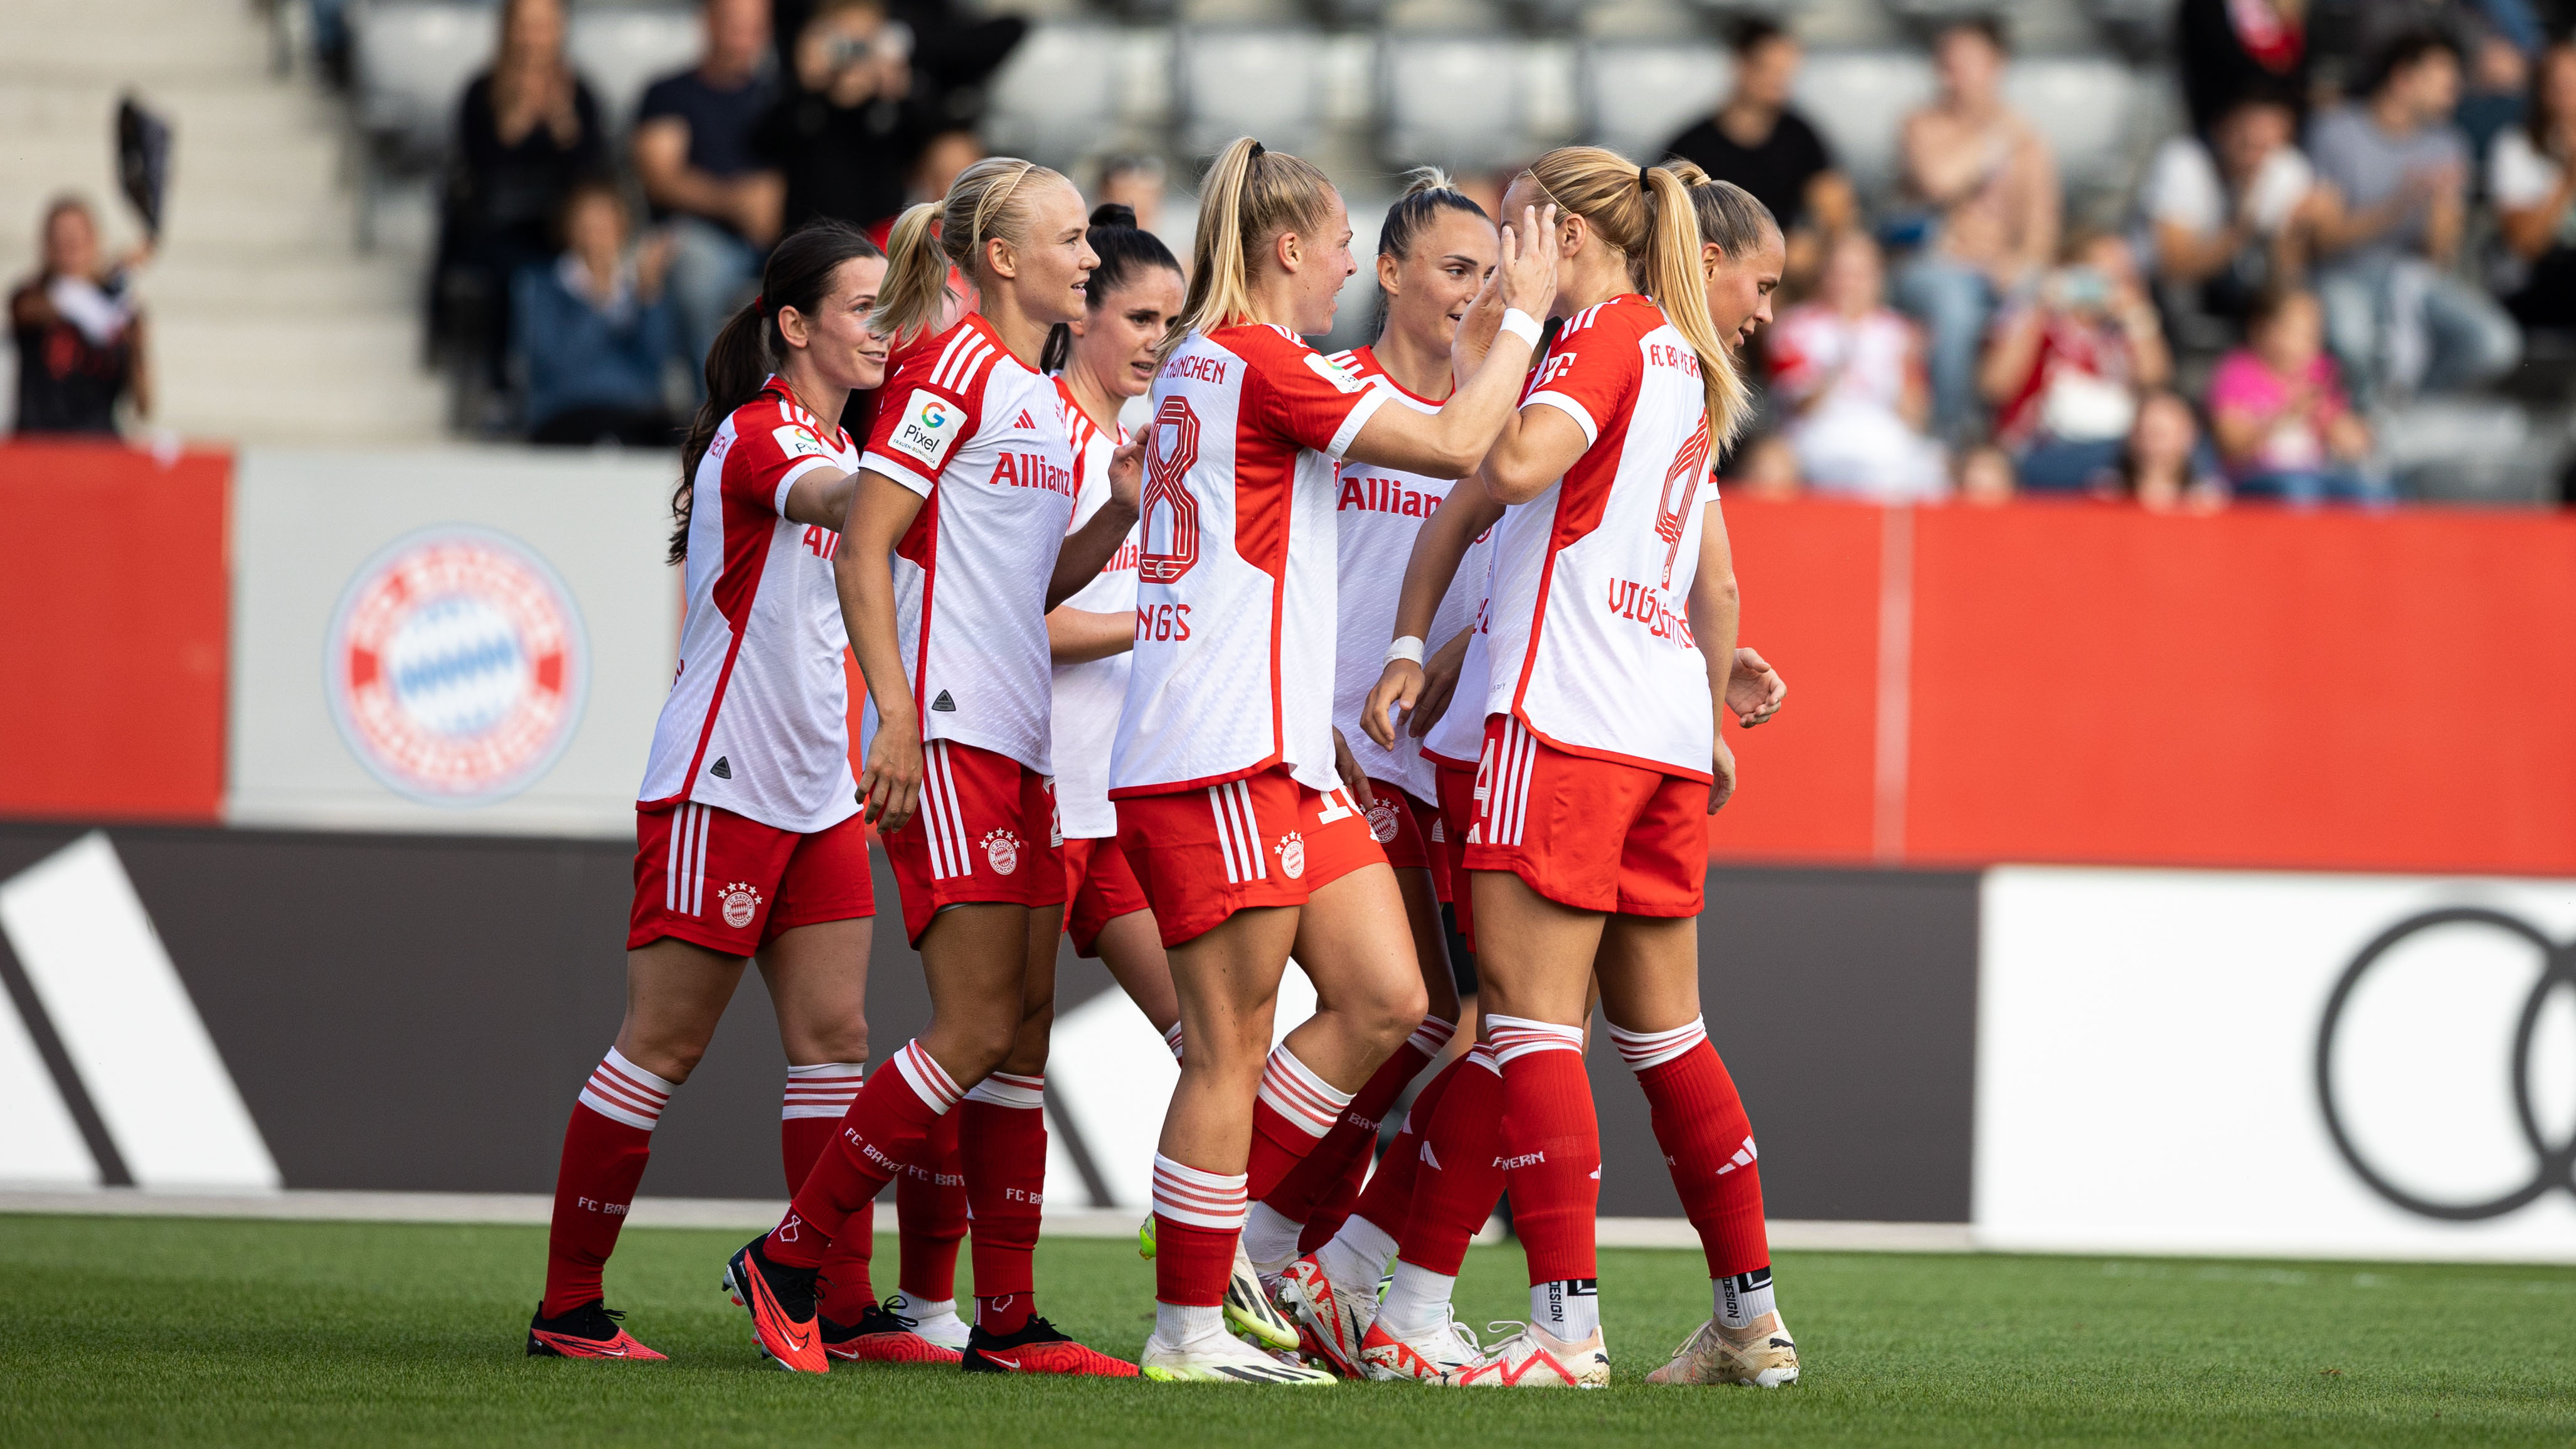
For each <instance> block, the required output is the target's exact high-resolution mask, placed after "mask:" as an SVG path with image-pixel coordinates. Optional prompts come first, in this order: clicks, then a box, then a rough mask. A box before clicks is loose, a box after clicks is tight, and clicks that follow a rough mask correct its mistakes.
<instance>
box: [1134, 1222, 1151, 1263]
mask: <svg viewBox="0 0 2576 1449" xmlns="http://www.w3.org/2000/svg"><path fill="white" fill-rule="evenodd" d="M1136 1256H1137V1257H1139V1258H1152V1257H1153V1256H1154V1220H1153V1219H1152V1218H1147V1219H1145V1222H1144V1224H1143V1226H1141V1227H1139V1228H1137V1229H1136Z"/></svg>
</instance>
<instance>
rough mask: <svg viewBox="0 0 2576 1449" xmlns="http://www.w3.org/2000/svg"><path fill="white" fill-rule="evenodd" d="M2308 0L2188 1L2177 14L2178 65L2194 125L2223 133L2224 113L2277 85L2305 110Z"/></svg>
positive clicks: (2211, 133)
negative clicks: (2245, 97)
mask: <svg viewBox="0 0 2576 1449" xmlns="http://www.w3.org/2000/svg"><path fill="white" fill-rule="evenodd" d="M2307 19H2308V0H2182V7H2181V9H2180V10H2178V11H2176V12H2175V15H2174V68H2175V70H2176V71H2177V72H2179V73H2180V75H2181V78H2182V96H2183V105H2184V108H2185V109H2186V110H2188V111H2189V112H2190V114H2191V128H2192V130H2193V131H2195V132H2197V133H2199V134H2201V135H2203V136H2210V137H2213V138H2214V137H2215V135H2216V132H2217V130H2218V121H2219V117H2221V116H2223V115H2225V114H2226V113H2227V112H2228V110H2229V109H2230V108H2231V107H2233V106H2234V105H2235V104H2236V102H2237V101H2238V100H2239V99H2240V98H2241V97H2244V96H2247V95H2252V94H2255V93H2257V92H2263V91H2270V92H2273V93H2276V94H2278V95H2280V96H2281V97H2283V98H2284V99H2286V100H2287V101H2288V102H2289V103H2290V105H2291V106H2292V107H2293V109H2294V110H2295V111H2296V113H2297V116H2298V117H2300V118H2304V117H2305V116H2306V114H2307V106H2308V86H2309V75H2308V71H2309V64H2310V58H2309V53H2308V49H2309V48H2308V27H2307Z"/></svg>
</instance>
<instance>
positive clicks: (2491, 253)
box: [1670, 0, 2576, 509]
mask: <svg viewBox="0 0 2576 1449" xmlns="http://www.w3.org/2000/svg"><path fill="white" fill-rule="evenodd" d="M2303 9H2304V7H2303V6H2302V5H2301V4H2298V3H2294V0H2224V3H2207V4H2204V3H2202V0H2185V4H2184V6H2183V9H2182V13H2181V16H2180V24H2179V25H2178V34H2179V36H2180V45H2179V54H2178V56H2177V67H2178V71H2179V79H2180V82H2181V86H2182V90H2183V93H2184V96H2185V98H2186V101H2187V108H2188V110H2189V113H2190V115H2191V117H2192V126H2191V128H2190V129H2189V130H2187V131H2186V132H2185V133H2184V134H2182V135H2178V136H2175V137H2172V138H2170V139H2169V140H2167V141H2165V142H2164V143H2163V144H2162V145H2161V146H2160V147H2159V148H2158V149H2157V151H2156V153H2155V155H2154V157H2153V158H2152V160H2151V161H2150V163H2149V165H2148V167H2147V171H2146V175H2145V177H2144V180H2143V182H2142V184H2141V185H2140V187H2139V188H2138V191H2137V194H2136V196H2135V198H2134V199H2133V202H2132V204H2131V208H2130V212H2129V215H2128V216H2127V217H2126V218H2125V219H2124V220H2123V221H2121V222H2120V223H2119V224H2116V225H2112V226H2088V225H2070V224H2069V223H2068V218H2067V215H2066V207H2065V203H2064V201H2063V199H2062V197H2061V195H2060V191H2059V185H2058V178H2057V172H2056V167H2055V164H2054V162H2053V160H2052V157H2051V155H2050V152H2049V147H2048V143H2047V141H2046V139H2045V138H2044V136H2043V135H2042V133H2041V131H2040V129H2039V128H2037V127H2035V126H2034V125H2033V124H2032V123H2031V122H2030V120H2029V119H2028V118H2026V117H2023V116H2020V115H2017V114H2015V113H2014V111H2013V110H2012V108H2011V107H2010V106H2009V105H2007V104H2006V103H2005V101H2004V99H2003V86H2002V83H2003V77H2004V71H2005V67H2006V65H2007V63H2008V60H2009V43H2008V38H2007V36H2006V34H2005V32H2004V30H2003V28H2002V27H2001V25H2000V24H1999V23H1998V22H1996V21H1994V20H1991V19H1984V18H1965V19H1959V20H1955V21H1952V22H1949V23H1948V24H1946V25H1944V26H1943V27H1941V28H1940V29H1939V30H1938V31H1937V32H1936V33H1935V35H1934V37H1933V42H1932V44H1933V60H1934V72H1935V75H1936V77H1937V81H1938V90H1937V93H1936V95H1935V96H1934V97H1933V99H1932V100H1931V101H1930V102H1929V103H1927V104H1926V105H1924V106H1923V107H1922V108H1920V109H1919V110H1917V111H1915V112H1914V113H1913V114H1911V115H1909V116H1908V117H1907V118H1906V119H1905V121H1904V124H1903V131H1902V134H1901V135H1900V137H1899V138H1898V139H1899V148H1898V155H1899V159H1900V168H1901V175H1900V183H1899V190H1898V194H1897V196H1896V198H1895V199H1894V201H1893V203H1892V204H1889V205H1883V206H1881V207H1879V208H1877V209H1876V212H1875V214H1872V212H1871V211H1870V210H1869V209H1866V208H1864V207H1863V206H1862V205H1861V203H1860V199H1859V197H1858V196H1857V194H1856V192H1855V190H1854V188H1853V186H1852V185H1851V184H1850V182H1849V181H1848V180H1847V179H1846V178H1845V177H1844V176H1843V175H1842V174H1841V173H1840V172H1838V171H1837V170H1836V169H1835V165H1834V158H1833V155H1832V153H1831V150H1830V149H1829V148H1828V147H1827V145H1826V144H1825V142H1824V141H1823V139H1822V137H1821V136H1820V135H1819V134H1818V133H1817V130H1816V128H1815V127H1814V126H1813V125H1811V124H1809V123H1808V121H1807V120H1806V119H1805V118H1804V117H1802V116H1800V115H1799V114H1798V113H1797V111H1796V109H1795V108H1794V107H1793V106H1792V105H1791V104H1790V101H1789V97H1790V94H1791V91H1792V86H1793V83H1794V80H1795V77H1796V74H1797V69H1798V65H1799V62H1800V59H1801V56H1800V49H1799V46H1798V42H1797V41H1796V40H1795V39H1794V38H1792V37H1791V36H1789V35H1788V34H1786V33H1785V32H1783V31H1782V30H1781V29H1779V28H1778V27H1777V26H1774V25H1772V24H1770V23H1768V22H1763V21H1748V22H1746V23H1744V24H1743V25H1742V26H1741V27H1740V28H1739V29H1738V31H1737V33H1736V35H1735V37H1734V48H1735V53H1736V78H1735V82H1734V87H1733V90H1732V92H1731V93H1730V94H1729V95H1728V96H1727V97H1726V98H1725V100H1724V101H1723V103H1722V104H1721V105H1720V106H1719V108H1718V110H1717V111H1716V113H1715V114H1714V115H1713V116H1711V117H1710V118H1709V119H1708V120H1706V121H1703V122H1700V123H1699V124H1697V125H1695V126H1693V127H1691V128H1690V129H1689V130H1686V131H1684V132H1683V133H1682V134H1681V135H1679V136H1677V137H1675V138H1674V139H1673V142H1672V145H1671V148H1670V149H1671V150H1672V151H1673V152H1674V153H1676V154H1679V155H1682V156H1686V157H1688V158H1690V159H1691V160H1693V161H1696V162H1698V163H1699V164H1700V165H1701V166H1702V167H1703V168H1705V169H1706V170H1707V171H1708V172H1709V173H1710V174H1712V175H1715V176H1721V177H1725V178H1727V179H1729V180H1733V181H1736V182H1738V183H1739V184H1741V185H1743V186H1745V187H1746V188H1747V189H1749V190H1751V191H1752V192H1753V193H1754V194H1755V195H1757V196H1760V197H1761V198H1762V199H1763V200H1764V201H1765V202H1767V203H1768V204H1769V205H1770V206H1771V208H1772V210H1773V211H1774V212H1775V213H1776V214H1777V215H1778V216H1779V218H1780V220H1781V223H1782V225H1783V226H1784V228H1785V229H1786V230H1787V232H1788V234H1789V238H1790V245H1789V265H1788V272H1787V276H1786V278H1785V280H1784V283H1783V288H1782V299H1781V312H1780V316H1779V320H1778V323H1777V325H1776V326H1775V327H1774V328H1773V329H1772V330H1771V332H1770V333H1769V334H1768V341H1767V345H1766V347H1765V348H1764V352H1765V356H1764V358H1763V359H1762V366H1763V371H1764V373H1765V376H1766V378H1767V383H1768V390H1767V406H1766V409H1765V420H1764V425H1763V427H1762V429H1761V431H1760V433H1759V434H1758V436H1757V437H1756V438H1755V439H1754V441H1752V442H1751V443H1750V444H1748V445H1747V446H1745V447H1744V448H1742V449H1740V450H1739V451H1738V453H1737V454H1736V456H1735V458H1734V459H1733V461H1732V463H1731V465H1730V470H1731V471H1732V472H1733V473H1734V474H1735V475H1736V476H1737V477H1738V479H1739V480H1740V482H1741V483H1742V484H1743V485H1744V486H1746V487H1748V488H1750V489H1751V490H1752V491H1754V492H1756V493H1758V494H1759V493H1769V494H1781V493H1790V492H1796V491H1799V490H1801V489H1809V490H1814V491H1817V492H1824V493H1841V494H1851V495H1858V496H1865V497H1872V498H1879V499H1891V500H1893V499H1927V498H1936V497H1942V496H1947V495H1951V494H1956V495H1959V496H1962V497H1965V498H1968V499H1971V500H1988V501H1990V500H1994V499H2000V498H2005V497H2010V496H2012V495H2013V494H2015V493H2017V492H2025V493H2059V494H2092V495H2096V496H2108V497H2134V498H2136V499H2137V500H2138V501H2140V502H2141V503H2144V504H2146V505H2147V506H2150V507H2156V508H2183V509H2188V508H2208V507H2215V506H2219V505H2221V504H2223V503H2224V502H2226V501H2227V500H2228V499H2230V498H2239V497H2259V498H2271V499H2279V500H2283V501H2287V502H2293V503H2315V502H2326V501H2355V502H2376V501H2385V500H2387V499H2390V498H2392V497H2393V496H2394V492H2395V490H2394V484H2393V482H2392V478H2391V474H2390V470H2389V468H2388V466H2387V464H2386V463H2385V461H2384V454H2383V450H2382V449H2380V448H2379V447H2378V446H2377V442H2376V440H2375V438H2374V435H2373V428H2372V426H2371V419H2372V418H2374V417H2379V416H2384V415H2385V414H2386V412H2387V411H2388V410H2390V409H2394V408H2401V407H2403V406H2405V405H2406V404H2408V403H2409V402H2411V401H2413V400H2414V399H2417V398H2421V397H2425V396H2429V395H2436V394H2443V393H2452V392H2459V391H2463V390H2470V389H2476V388H2479V387H2482V386H2485V385H2488V384H2491V383H2493V382H2495V381H2496V380H2497V379H2499V378H2501V377H2503V376H2504V375H2505V374H2507V373H2508V372H2510V371H2512V370H2513V369H2514V368H2515V366H2516V365H2517V364H2518V363H2519V361H2520V360H2521V359H2522V357H2523V355H2524V349H2525V345H2526V341H2527V338H2528V337H2529V336H2531V335H2533V334H2538V333H2551V332H2568V331H2571V330H2576V41H2571V40H2570V39H2568V38H2566V37H2565V35H2564V34H2563V33H2562V34H2560V35H2559V36H2558V38H2555V39H2552V38H2548V36H2549V32H2548V30H2547V29H2546V28H2545V27H2544V25H2543V24H2542V22H2541V21H2540V19H2539V18H2538V17H2536V16H2535V15H2533V14H2532V12H2530V11H2529V10H2527V9H2525V8H2523V7H2522V5H2521V3H2520V0H2483V3H2480V4H2476V5H2452V4H2445V3H2426V0H2364V3H2363V4H2362V5H2360V6H2359V7H2352V6H2347V7H2345V9H2346V10H2347V11H2351V10H2356V9H2357V10H2358V11H2359V12H2360V13H2359V14H2358V15H2354V14H2341V15H2340V20H2341V24H2342V30H2341V31H2340V32H2338V33H2339V36H2340V39H2341V40H2342V41H2343V43H2344V44H2345V46H2346V50H2345V52H2344V53H2343V54H2342V55H2340V56H2338V57H2337V59H2338V61H2339V62H2340V63H2338V64H2336V65H2334V66H2332V67H2331V68H2329V67H2327V66H2324V65H2321V64H2319V59H2320V57H2319V56H2318V55H2317V54H2316V53H2315V52H2314V50H2313V48H2312V46H2311V44H2310V42H2311V40H2312V39H2313V37H2312V36H2311V34H2310V32H2309V28H2308V26H2307V25H2306V23H2305V22H2306V20H2307V18H2308V17H2306V16H2305V15H2304V13H2303ZM2381 12H2385V13H2381ZM2329 69H2331V73H2332V74H2333V75H2334V76H2335V77H2337V78H2338V82H2339V83H2334V84H2330V83H2328V81H2327V80H2325V79H2324V76H2325V75H2326V74H2327V73H2328V71H2329ZM2341 82H2348V87H2347V86H2346V85H2344V84H2341Z"/></svg>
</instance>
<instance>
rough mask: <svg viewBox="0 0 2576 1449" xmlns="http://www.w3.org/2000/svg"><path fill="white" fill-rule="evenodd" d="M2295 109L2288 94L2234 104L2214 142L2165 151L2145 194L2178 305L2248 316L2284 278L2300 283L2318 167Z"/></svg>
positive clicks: (2144, 207)
mask: <svg viewBox="0 0 2576 1449" xmlns="http://www.w3.org/2000/svg"><path fill="white" fill-rule="evenodd" d="M2296 115H2297V113H2296V111H2295V110H2294V109H2293V107H2292V106H2291V105H2290V102H2289V98H2288V97H2287V96H2285V95H2283V94H2282V93H2280V92H2279V91H2275V90H2259V91H2255V92H2252V93H2250V94H2248V95H2246V96H2244V97H2243V98H2241V99H2240V100H2238V101H2237V102H2236V104H2234V105H2232V106H2230V107H2228V109H2227V110H2226V112H2225V113H2224V114H2222V115H2221V116H2220V117H2219V118H2218V124H2217V125H2216V126H2215V127H2213V128H2212V130H2211V134H2210V139H2209V140H2208V141H2207V142H2204V141H2202V140H2201V138H2200V137H2198V136H2192V135H2185V136H2176V137H2173V138H2172V139H2171V140H2168V141H2166V142H2165V143H2164V144H2163V145H2161V146H2159V147H2157V148H2156V154H2155V159H2154V160H2153V161H2151V162H2149V163H2148V166H2147V181H2146V185H2145V186H2144V187H2143V188H2141V189H2140V191H2139V195H2138V209H2139V210H2140V211H2141V212H2142V213H2143V214H2144V219H2145V222H2146V232H2147V236H2148V239H2149V246H2150V248H2151V252H2150V255H2152V257H2153V258H2154V262H2155V276H2156V281H2157V283H2158V284H2159V286H2160V287H2161V288H2162V289H2163V291H2164V295H2165V296H2166V297H2167V298H2168V299H2169V300H2170V301H2172V302H2173V303H2175V304H2176V306H2177V309H2178V310H2183V309H2185V308H2186V307H2187V310H2189V311H2192V312H2197V313H2203V314H2206V315H2208V316H2212V317H2223V318H2226V319H2228V320H2230V321H2237V322H2241V321H2243V320H2244V317H2245V309H2246V308H2247V307H2249V306H2251V305H2252V304H2253V301H2254V296H2255V294H2256V293H2258V292H2260V291H2262V290H2263V289H2264V288H2265V287H2266V286H2269V285H2270V284H2271V282H2272V280H2273V279H2274V278H2275V277H2278V278H2280V279H2282V280H2283V281H2295V280H2296V279H2297V278H2298V277H2299V276H2300V275H2301V273H2302V271H2303V269H2304V267H2305V264H2306V252H2305V250H2304V248H2305V246H2306V242H2307V236H2308V232H2309V229H2310V227H2311V226H2312V225H2313V223H2314V220H2315V215H2316V203H2315V202H2314V201H2313V200H2311V198H2312V197H2313V196H2314V195H2315V192H2316V171H2315V169H2314V168H2313V167H2311V166H2309V164H2308V158H2307V157H2306V156H2305V155H2303V154H2301V152H2300V151H2299V148H2298V145H2297V132H2296V130H2295V127H2296V124H2297V121H2296Z"/></svg>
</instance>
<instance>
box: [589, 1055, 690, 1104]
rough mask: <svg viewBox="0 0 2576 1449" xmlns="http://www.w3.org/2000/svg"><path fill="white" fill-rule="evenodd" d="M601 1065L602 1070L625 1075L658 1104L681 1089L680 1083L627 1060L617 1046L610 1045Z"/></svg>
mask: <svg viewBox="0 0 2576 1449" xmlns="http://www.w3.org/2000/svg"><path fill="white" fill-rule="evenodd" d="M599 1066H600V1069H601V1070H602V1071H613V1072H615V1073H617V1074H618V1075H619V1076H622V1077H624V1078H625V1079H626V1080H627V1081H628V1082H629V1083H631V1084H632V1085H633V1086H634V1087H635V1088H636V1090H638V1091H640V1092H644V1093H647V1094H649V1095H650V1096H651V1097H652V1098H653V1101H654V1104H655V1105H656V1106H658V1105H660V1104H661V1103H662V1102H664V1101H667V1100H669V1098H670V1095H671V1094H672V1093H673V1092H676V1091H678V1090H680V1084H679V1083H677V1082H673V1081H667V1080H665V1079H663V1078H661V1077H657V1076H655V1075H653V1074H652V1073H651V1072H648V1071H646V1070H644V1069H643V1068H642V1067H639V1066H637V1065H635V1063H633V1062H632V1061H629V1060H627V1057H626V1053H624V1052H622V1051H619V1050H618V1049H617V1048H615V1047H610V1048H609V1049H608V1055H607V1056H605V1057H602V1058H600V1061H599Z"/></svg>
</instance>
